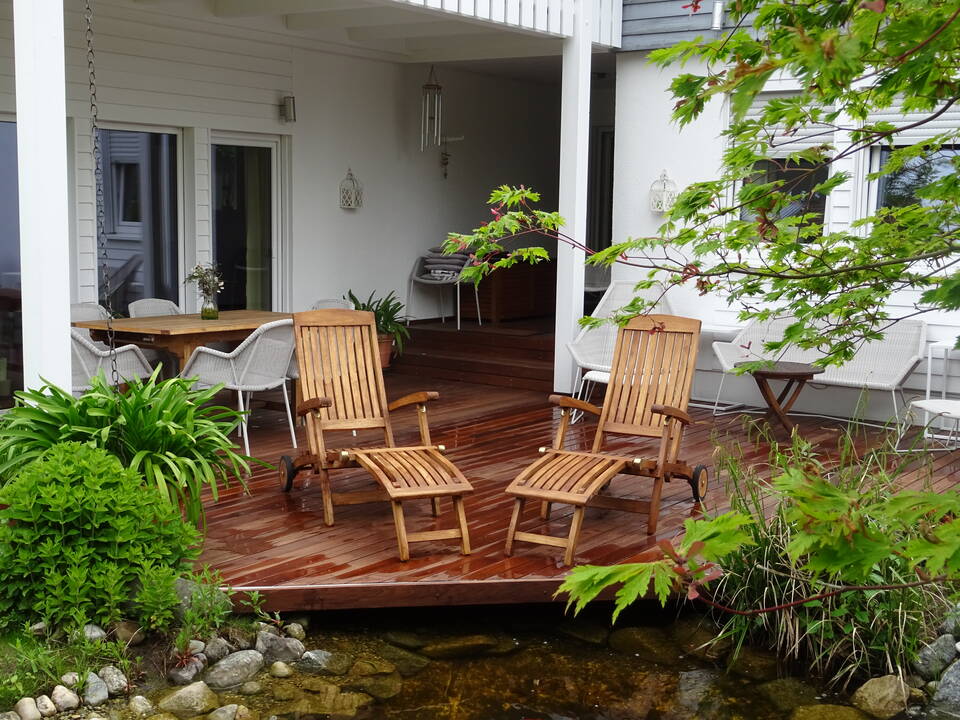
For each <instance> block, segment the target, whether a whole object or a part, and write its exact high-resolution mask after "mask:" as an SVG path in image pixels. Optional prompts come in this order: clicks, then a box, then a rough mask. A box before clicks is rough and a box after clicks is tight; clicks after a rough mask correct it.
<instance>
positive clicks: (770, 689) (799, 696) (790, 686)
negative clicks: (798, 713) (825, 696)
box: [757, 678, 817, 712]
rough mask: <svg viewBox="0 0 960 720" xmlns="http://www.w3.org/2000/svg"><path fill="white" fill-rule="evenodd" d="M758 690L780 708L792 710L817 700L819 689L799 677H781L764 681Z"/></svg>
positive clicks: (785, 710)
mask: <svg viewBox="0 0 960 720" xmlns="http://www.w3.org/2000/svg"><path fill="white" fill-rule="evenodd" d="M757 690H759V691H760V693H761V694H762V695H764V696H765V697H766V698H767V700H769V701H770V703H771V704H772V705H773V706H774V707H776V708H777V709H778V710H782V711H783V712H790V711H791V710H793V709H794V708H798V707H801V706H803V705H812V704H814V703H815V702H816V701H817V690H816V688H814V687H811V686H810V685H808V684H807V683H805V682H803V680H799V679H797V678H779V679H777V680H771V681H769V682H765V683H763V685H760V686H758V687H757Z"/></svg>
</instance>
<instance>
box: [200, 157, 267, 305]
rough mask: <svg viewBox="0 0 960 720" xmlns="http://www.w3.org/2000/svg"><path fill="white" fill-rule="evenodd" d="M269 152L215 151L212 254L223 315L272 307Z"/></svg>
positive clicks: (219, 302)
mask: <svg viewBox="0 0 960 720" xmlns="http://www.w3.org/2000/svg"><path fill="white" fill-rule="evenodd" d="M272 153H273V151H272V150H271V149H270V148H269V147H251V146H247V145H214V146H213V208H214V209H213V253H214V258H215V262H216V264H217V266H218V267H219V268H220V272H221V273H222V274H223V291H222V292H221V293H220V296H219V298H218V300H217V302H218V304H219V306H220V309H221V310H270V309H272V305H273V295H272V292H273V284H272V274H273V264H272V258H273V164H272V160H273V158H272Z"/></svg>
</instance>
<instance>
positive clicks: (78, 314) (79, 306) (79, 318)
mask: <svg viewBox="0 0 960 720" xmlns="http://www.w3.org/2000/svg"><path fill="white" fill-rule="evenodd" d="M108 317H110V313H108V312H107V309H106V308H105V307H104V306H103V305H99V304H97V303H91V302H85V303H72V304H71V305H70V322H90V321H92V320H106V319H107V318H108ZM75 331H76V332H78V333H80V334H81V335H83V336H84V337H85V338H86V339H87V340H88V341H90V342H91V343H93V345H94V346H95V347H97V348H100V349H101V350H104V349H106V347H107V346H106V345H104V344H103V343H100V342H96V341H95V340H93V339H91V337H90V331H89V330H86V329H83V328H75Z"/></svg>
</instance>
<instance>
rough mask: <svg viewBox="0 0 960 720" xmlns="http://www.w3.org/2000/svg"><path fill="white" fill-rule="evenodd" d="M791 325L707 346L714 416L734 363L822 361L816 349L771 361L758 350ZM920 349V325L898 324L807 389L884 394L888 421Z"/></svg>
mask: <svg viewBox="0 0 960 720" xmlns="http://www.w3.org/2000/svg"><path fill="white" fill-rule="evenodd" d="M793 322H794V320H793V319H792V318H788V317H786V318H784V317H781V318H774V319H772V320H766V321H763V322H759V321H754V322H751V323H749V324H748V325H747V326H746V327H744V328H743V330H741V331H740V332H739V333H738V334H737V336H736V337H735V338H734V339H733V340H731V341H729V342H715V343H713V351H714V353H715V354H716V356H717V360H719V361H720V365H721V367H722V368H723V375H722V376H721V377H720V387H719V388H718V389H717V398H716V401H715V402H714V407H713V410H714V413H716V412H717V411H718V407H719V405H720V394H721V392H723V381H724V379H725V378H726V376H727V374H728V373H733V372H734V368H735V367H736V364H737V363H740V362H745V361H748V360H783V361H787V362H801V363H812V362H813V361H814V360H816V359H817V358H819V357H822V353H820V352H818V351H817V350H816V349H808V350H804V349H802V348H798V347H796V346H789V347H787V348H786V349H785V350H783V351H782V352H780V353H779V354H778V355H776V356H774V355H772V354H771V353H769V352H767V351H766V350H764V349H763V346H764V343H766V342H770V341H774V340H779V339H780V338H782V337H783V333H784V332H785V330H786V329H787V327H788V326H789V325H791V324H792V323H793ZM926 344H927V325H926V323H925V322H923V321H922V320H912V319H908V320H900V321H899V322H897V323H895V324H894V325H893V326H892V327H890V328H889V329H888V330H887V331H886V332H884V334H883V339H881V340H875V341H873V342H869V343H865V344H864V345H863V346H862V347H861V348H860V350H859V351H858V352H857V354H856V355H854V357H853V359H852V360H850V361H849V362H847V363H845V364H844V365H828V366H827V367H826V368H824V371H823V373H822V374H820V375H817V376H816V377H815V378H814V380H813V381H812V382H810V383H809V384H810V385H813V386H817V385H829V386H836V387H849V388H856V389H861V390H880V391H884V392H889V393H890V397H891V398H892V399H893V412H894V416H895V417H899V415H900V408H899V406H898V404H897V393H898V392H899V393H901V401H903V400H904V399H903V396H902V393H903V384H904V382H905V381H906V379H907V377H909V375H910V373H912V372H913V371H914V370H915V369H916V367H917V365H918V364H920V361H921V360H923V354H924V350H925V348H926Z"/></svg>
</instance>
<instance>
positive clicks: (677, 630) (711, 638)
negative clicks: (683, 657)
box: [669, 617, 733, 662]
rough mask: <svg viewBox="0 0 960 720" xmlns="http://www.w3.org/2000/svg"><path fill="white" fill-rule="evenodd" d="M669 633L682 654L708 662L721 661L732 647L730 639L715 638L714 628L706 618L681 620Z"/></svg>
mask: <svg viewBox="0 0 960 720" xmlns="http://www.w3.org/2000/svg"><path fill="white" fill-rule="evenodd" d="M669 632H670V635H671V637H673V639H674V641H675V642H676V643H677V646H678V647H679V648H680V650H681V651H682V652H683V653H685V654H687V655H693V656H694V657H698V658H700V659H702V660H708V661H710V662H718V661H720V660H723V658H725V657H726V656H727V655H728V654H729V653H730V649H731V648H732V647H733V642H732V641H731V640H730V638H720V639H718V638H717V630H716V627H715V626H714V625H713V624H712V623H711V622H710V621H709V620H707V619H706V618H698V617H687V618H681V619H680V620H677V621H676V622H675V623H674V624H673V625H672V626H671V627H670V630H669Z"/></svg>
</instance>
